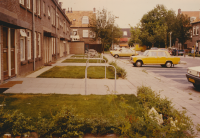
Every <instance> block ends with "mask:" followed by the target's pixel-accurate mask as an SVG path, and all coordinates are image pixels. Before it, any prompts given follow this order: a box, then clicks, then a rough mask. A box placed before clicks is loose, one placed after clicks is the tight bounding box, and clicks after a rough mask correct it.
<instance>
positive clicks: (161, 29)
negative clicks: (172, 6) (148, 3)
mask: <svg viewBox="0 0 200 138" xmlns="http://www.w3.org/2000/svg"><path fill="white" fill-rule="evenodd" d="M174 17H175V13H174V12H173V11H171V10H169V11H167V9H166V8H165V7H164V5H156V7H155V8H154V9H153V10H151V11H149V12H148V13H147V14H145V15H143V17H142V19H141V21H140V22H141V35H140V39H141V40H142V43H143V44H144V45H148V44H149V42H150V43H151V45H152V47H153V46H154V45H155V46H157V47H160V46H161V47H164V46H165V47H167V45H168V41H167V40H168V35H167V34H168V33H169V29H171V28H172V27H171V26H172V24H173V22H171V21H173V19H174Z"/></svg>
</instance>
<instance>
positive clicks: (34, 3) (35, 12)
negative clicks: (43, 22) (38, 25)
mask: <svg viewBox="0 0 200 138" xmlns="http://www.w3.org/2000/svg"><path fill="white" fill-rule="evenodd" d="M36 6H37V5H36V0H34V9H33V11H34V13H36Z"/></svg>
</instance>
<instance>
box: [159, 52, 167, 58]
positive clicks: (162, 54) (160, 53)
mask: <svg viewBox="0 0 200 138" xmlns="http://www.w3.org/2000/svg"><path fill="white" fill-rule="evenodd" d="M166 56H167V54H166V53H165V52H164V51H158V57H166Z"/></svg>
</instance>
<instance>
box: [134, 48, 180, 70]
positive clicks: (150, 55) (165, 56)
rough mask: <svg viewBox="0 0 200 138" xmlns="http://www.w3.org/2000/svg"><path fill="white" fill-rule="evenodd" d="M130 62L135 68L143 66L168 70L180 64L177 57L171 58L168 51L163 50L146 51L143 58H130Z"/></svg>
mask: <svg viewBox="0 0 200 138" xmlns="http://www.w3.org/2000/svg"><path fill="white" fill-rule="evenodd" d="M130 61H131V62H132V63H133V65H134V66H136V67H141V66H142V65H143V64H144V65H148V64H150V65H152V64H153V65H161V66H162V67H167V68H170V67H172V66H173V65H176V64H179V63H180V58H179V57H174V56H173V57H172V56H171V55H170V54H169V52H168V51H164V50H146V51H145V52H144V54H143V56H131V57H130Z"/></svg>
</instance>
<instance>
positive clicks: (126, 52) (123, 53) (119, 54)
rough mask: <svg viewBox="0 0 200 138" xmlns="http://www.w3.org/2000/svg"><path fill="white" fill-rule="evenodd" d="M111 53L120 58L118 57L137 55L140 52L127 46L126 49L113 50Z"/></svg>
mask: <svg viewBox="0 0 200 138" xmlns="http://www.w3.org/2000/svg"><path fill="white" fill-rule="evenodd" d="M111 55H112V56H114V57H116V58H118V57H130V56H136V55H138V53H137V52H136V51H135V50H131V49H128V48H126V49H121V50H119V51H112V53H111Z"/></svg>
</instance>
